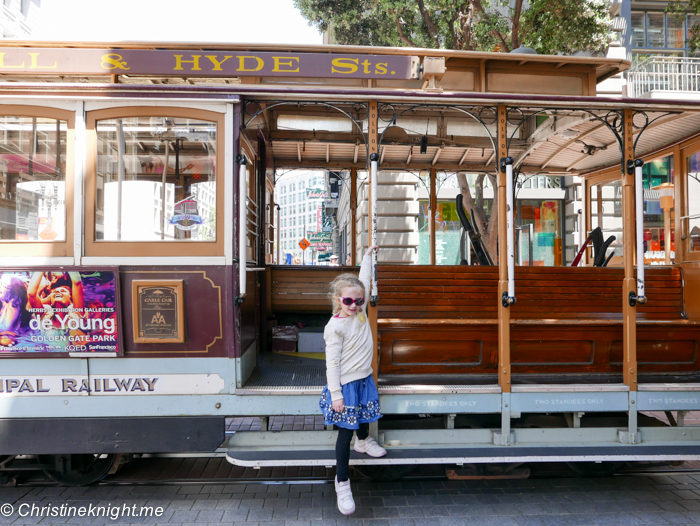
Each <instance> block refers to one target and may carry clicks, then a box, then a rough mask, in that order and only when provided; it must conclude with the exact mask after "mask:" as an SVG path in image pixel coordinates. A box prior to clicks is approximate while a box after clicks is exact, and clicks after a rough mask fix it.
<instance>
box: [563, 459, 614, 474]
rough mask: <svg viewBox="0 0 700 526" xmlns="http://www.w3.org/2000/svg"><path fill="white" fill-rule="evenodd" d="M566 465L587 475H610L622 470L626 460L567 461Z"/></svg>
mask: <svg viewBox="0 0 700 526" xmlns="http://www.w3.org/2000/svg"><path fill="white" fill-rule="evenodd" d="M566 465H567V466H569V467H570V468H571V470H572V471H575V472H576V473H578V474H579V475H584V476H586V477H609V476H611V475H614V474H615V473H617V472H618V471H620V470H621V469H622V468H623V467H624V465H625V462H567V463H566Z"/></svg>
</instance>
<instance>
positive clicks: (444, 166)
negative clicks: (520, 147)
mask: <svg viewBox="0 0 700 526" xmlns="http://www.w3.org/2000/svg"><path fill="white" fill-rule="evenodd" d="M408 160H410V161H411V164H410V166H409V163H408V162H386V163H384V164H383V165H382V170H407V169H411V170H430V169H431V168H435V169H436V170H438V171H453V172H477V173H478V172H484V171H493V170H495V169H496V166H495V164H494V163H490V164H487V165H484V164H471V163H470V164H462V165H459V164H457V162H455V161H452V162H446V163H436V164H435V165H433V164H432V162H431V161H427V162H426V161H422V162H416V161H415V160H413V159H412V158H411V159H408ZM353 164H356V163H353V162H352V160H349V159H348V160H344V161H343V160H333V159H332V160H331V161H330V162H329V163H326V161H325V159H315V160H314V159H304V160H302V161H301V162H299V161H297V160H296V159H279V158H277V159H275V168H277V169H291V168H309V169H311V168H316V169H319V170H323V169H327V168H333V169H336V168H337V169H345V170H349V169H350V168H352V165H353ZM541 171H542V169H541V168H540V167H539V166H537V165H528V164H525V165H523V166H522V167H521V173H537V172H541ZM548 173H550V174H564V175H576V174H577V173H578V172H577V171H573V172H564V170H555V171H549V172H548Z"/></svg>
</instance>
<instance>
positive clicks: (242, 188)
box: [234, 153, 248, 305]
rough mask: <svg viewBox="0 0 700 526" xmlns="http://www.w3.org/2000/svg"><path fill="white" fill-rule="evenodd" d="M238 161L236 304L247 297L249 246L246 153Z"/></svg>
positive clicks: (237, 158)
mask: <svg viewBox="0 0 700 526" xmlns="http://www.w3.org/2000/svg"><path fill="white" fill-rule="evenodd" d="M236 161H238V164H239V170H238V194H239V195H238V199H239V202H238V296H236V299H235V300H234V303H235V304H236V305H241V304H242V303H243V302H244V301H245V297H246V266H247V264H248V261H247V251H248V246H247V244H246V241H247V239H246V238H247V234H244V230H247V226H244V225H247V224H248V223H247V219H248V215H247V212H248V210H247V208H248V207H247V206H246V204H247V203H246V198H247V197H248V196H247V192H246V176H247V175H248V172H247V171H246V164H247V161H246V158H245V155H242V154H240V153H239V154H238V155H237V156H236Z"/></svg>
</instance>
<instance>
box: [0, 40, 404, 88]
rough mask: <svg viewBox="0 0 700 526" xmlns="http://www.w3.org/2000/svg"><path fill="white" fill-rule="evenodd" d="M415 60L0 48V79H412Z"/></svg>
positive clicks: (330, 54) (285, 54)
mask: <svg viewBox="0 0 700 526" xmlns="http://www.w3.org/2000/svg"><path fill="white" fill-rule="evenodd" d="M417 64H418V57H406V56H392V55H351V54H342V55H340V54H332V53H289V52H279V53H270V52H265V53H256V52H250V51H241V52H235V51H199V50H197V51H192V50H168V51H166V50H150V49H53V48H0V73H44V74H45V73H55V74H84V75H105V74H108V75H120V74H124V75H178V76H188V77H240V76H282V77H316V78H332V77H339V78H364V79H397V80H401V79H414V78H418V73H417V71H418V70H417Z"/></svg>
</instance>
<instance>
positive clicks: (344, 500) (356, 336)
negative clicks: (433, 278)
mask: <svg viewBox="0 0 700 526" xmlns="http://www.w3.org/2000/svg"><path fill="white" fill-rule="evenodd" d="M376 249H377V247H370V248H369V249H368V250H367V254H365V257H364V259H363V260H362V266H361V267H360V277H359V279H358V278H357V277H356V276H355V275H354V274H341V275H340V276H338V277H337V278H335V279H334V280H333V282H332V283H331V293H330V297H331V301H332V303H333V314H334V316H333V317H332V318H331V320H330V321H329V322H328V325H326V330H325V331H324V334H323V337H324V339H325V340H326V376H327V378H328V385H326V387H325V388H324V389H323V394H322V395H321V401H320V402H319V406H320V408H321V412H323V416H324V417H325V422H326V425H334V426H338V428H339V429H338V440H337V442H336V444H335V458H336V473H337V475H336V478H335V491H336V494H337V496H338V509H339V510H340V512H341V513H342V514H344V515H350V514H351V513H353V512H354V511H355V501H354V500H353V498H352V491H351V489H350V480H348V461H349V460H350V441H351V440H352V435H353V431H354V430H357V440H355V451H357V452H358V453H366V454H368V455H369V456H371V457H383V456H384V455H386V449H384V448H383V447H381V446H380V445H379V444H377V442H376V441H375V440H374V439H373V438H372V437H371V436H369V424H370V423H371V422H376V421H377V420H379V419H380V418H381V416H382V413H381V409H380V407H379V393H378V392H377V386H376V385H375V384H374V378H373V377H372V351H373V349H374V342H373V339H372V331H371V330H370V328H369V322H368V320H367V314H366V307H365V304H366V303H367V298H368V294H369V280H370V274H371V266H372V259H371V254H372V251H373V250H376Z"/></svg>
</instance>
